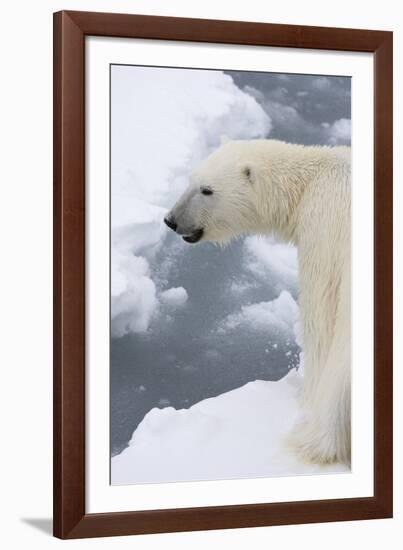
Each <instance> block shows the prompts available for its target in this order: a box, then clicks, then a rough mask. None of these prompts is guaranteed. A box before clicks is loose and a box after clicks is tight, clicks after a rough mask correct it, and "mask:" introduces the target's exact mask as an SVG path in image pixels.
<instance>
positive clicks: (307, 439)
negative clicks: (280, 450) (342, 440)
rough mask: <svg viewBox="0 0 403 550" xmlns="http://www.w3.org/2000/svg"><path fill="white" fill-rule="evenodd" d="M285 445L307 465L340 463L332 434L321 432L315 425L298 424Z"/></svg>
mask: <svg viewBox="0 0 403 550" xmlns="http://www.w3.org/2000/svg"><path fill="white" fill-rule="evenodd" d="M286 444H287V447H288V448H289V449H290V450H291V452H292V453H293V454H295V455H296V456H297V457H298V458H299V459H300V460H302V461H303V462H306V463H309V464H323V465H325V464H335V463H337V462H340V461H341V460H340V457H339V453H338V449H337V446H336V438H335V437H334V433H331V432H328V431H324V430H321V429H320V427H319V426H317V425H316V424H315V423H312V424H311V423H308V422H304V423H302V424H298V425H297V426H296V427H295V428H294V429H293V431H292V432H291V434H290V435H289V436H288V438H287V441H286Z"/></svg>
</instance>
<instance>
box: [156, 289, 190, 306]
mask: <svg viewBox="0 0 403 550" xmlns="http://www.w3.org/2000/svg"><path fill="white" fill-rule="evenodd" d="M160 299H161V301H162V302H163V303H164V304H166V305H168V306H171V307H182V306H184V305H185V304H186V302H187V299H188V293H187V292H186V290H185V289H184V288H183V287H182V286H179V287H172V288H168V290H164V291H163V292H161V294H160Z"/></svg>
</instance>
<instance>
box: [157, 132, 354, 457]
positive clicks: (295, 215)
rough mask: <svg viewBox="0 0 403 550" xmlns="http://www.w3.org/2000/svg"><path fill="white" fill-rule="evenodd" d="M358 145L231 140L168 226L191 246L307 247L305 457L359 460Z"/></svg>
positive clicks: (298, 433)
mask: <svg viewBox="0 0 403 550" xmlns="http://www.w3.org/2000/svg"><path fill="white" fill-rule="evenodd" d="M350 173H351V170H350V148H349V147H321V146H312V147H308V146H303V145H295V144H289V143H284V142H281V141H277V140H266V139H261V140H250V141H239V140H236V141H229V142H227V143H224V144H222V145H221V146H220V147H219V148H218V149H217V150H216V151H215V152H213V153H212V154H211V155H210V156H209V157H208V158H207V159H206V160H205V161H203V162H202V163H201V165H200V166H199V167H198V168H197V169H196V170H195V171H194V172H193V173H192V175H191V176H190V183H189V186H188V188H187V190H186V191H185V192H184V194H183V195H182V196H181V197H180V198H179V200H178V201H177V203H176V204H175V205H174V207H173V208H172V210H171V211H170V212H169V213H168V214H167V216H166V217H165V219H164V221H165V223H166V224H167V225H168V226H169V227H170V228H171V229H172V230H174V231H176V233H178V234H179V235H181V236H182V237H183V239H184V240H185V241H186V242H188V243H196V242H199V241H212V242H216V243H225V242H228V241H229V240H231V239H233V238H234V237H238V236H241V235H245V234H261V235H269V234H270V235H274V236H276V237H277V238H278V239H281V240H282V241H286V242H291V243H293V244H294V245H295V246H296V247H297V250H298V263H299V289H300V290H299V305H300V317H301V326H302V336H303V348H304V383H303V386H304V387H303V395H302V403H303V410H304V420H303V422H302V423H301V424H299V425H298V426H296V427H295V428H294V431H293V434H292V435H291V436H290V441H291V442H292V444H293V447H294V449H296V451H297V452H298V454H299V455H300V456H302V458H303V459H305V460H309V461H311V462H315V463H332V462H336V461H337V462H344V463H347V464H349V463H350V448H351V446H350V432H351V430H350V393H351V391H350V387H351V383H350V202H351V199H350Z"/></svg>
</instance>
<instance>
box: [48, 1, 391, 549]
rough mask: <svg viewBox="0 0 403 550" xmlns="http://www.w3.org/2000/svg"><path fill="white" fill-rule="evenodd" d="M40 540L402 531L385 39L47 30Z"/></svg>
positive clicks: (117, 28) (104, 18)
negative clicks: (46, 529) (365, 527)
mask: <svg viewBox="0 0 403 550" xmlns="http://www.w3.org/2000/svg"><path fill="white" fill-rule="evenodd" d="M54 285H55V292H54V297H55V308H54V534H55V536H57V537H60V538H80V537H96V536H112V535H125V534H127V535H128V534H140V533H157V532H169V531H190V530H203V529H220V528H236V527H252V526H265V525H280V524H290V523H308V522H327V521H341V520H354V519H371V518H384V517H390V516H391V515H392V33H390V32H385V31H368V30H356V29H335V28H319V27H301V26H294V25H272V24H266V23H265V24H263V23H250V22H238V21H237V22H235V21H234V22H232V21H209V20H198V19H181V18H168V17H151V16H143V15H119V14H102V13H88V12H59V13H56V14H55V16H54Z"/></svg>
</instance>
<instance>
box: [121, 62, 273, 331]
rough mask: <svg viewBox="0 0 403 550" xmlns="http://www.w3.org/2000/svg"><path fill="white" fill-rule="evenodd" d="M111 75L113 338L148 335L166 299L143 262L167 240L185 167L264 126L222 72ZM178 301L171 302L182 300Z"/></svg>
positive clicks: (144, 70)
mask: <svg viewBox="0 0 403 550" xmlns="http://www.w3.org/2000/svg"><path fill="white" fill-rule="evenodd" d="M111 71H112V79H111V83H112V96H111V98H112V99H111V114H112V116H111V137H112V140H111V146H112V157H111V158H112V165H111V177H112V201H111V203H112V204H111V225H112V229H111V238H112V258H111V260H112V261H111V264H112V265H111V294H112V297H111V301H112V307H111V310H112V311H111V316H112V335H113V336H115V337H118V336H123V335H124V334H126V333H128V332H137V333H144V332H147V331H148V329H149V327H150V323H151V322H152V320H153V319H154V318H155V317H156V316H157V315H158V313H159V306H160V299H164V297H165V299H166V300H168V301H169V300H170V298H169V296H170V295H169V294H166V293H165V294H164V292H161V291H164V290H166V289H163V288H162V289H161V288H158V284H157V283H156V281H155V280H154V279H153V277H152V275H151V273H150V260H151V259H152V258H153V257H154V256H155V254H156V253H157V252H158V250H159V249H160V248H161V246H162V245H163V243H164V240H165V237H166V227H164V225H163V223H162V220H163V217H164V214H165V212H166V211H167V209H168V208H169V207H170V206H172V204H173V203H174V202H175V200H176V199H177V198H178V196H179V195H180V194H181V193H182V192H183V190H184V189H185V188H186V186H187V184H188V176H189V174H190V172H191V171H192V169H193V168H194V167H195V166H196V165H197V164H198V163H199V162H200V161H201V160H202V159H204V158H205V157H206V156H207V155H208V154H209V153H210V152H212V151H213V150H214V149H215V148H216V147H217V146H218V145H219V143H220V137H221V135H223V134H226V135H227V136H228V137H229V138H233V139H237V138H242V139H250V138H258V137H264V136H266V135H267V134H268V133H269V131H270V128H271V121H270V118H269V116H268V115H267V114H266V113H265V112H264V111H263V109H262V107H261V106H260V105H259V104H258V103H257V101H256V100H255V98H253V97H252V96H251V95H249V94H248V93H245V92H244V91H242V90H240V89H239V88H238V87H237V86H236V85H235V84H234V82H233V80H232V78H231V77H230V76H228V75H225V74H224V73H223V72H221V71H206V70H190V69H171V68H168V69H164V68H152V67H151V68H150V67H127V66H116V65H114V66H112V69H111ZM184 290H185V289H184ZM185 292H186V291H185ZM172 296H173V294H172V293H171V298H172ZM184 296H185V295H184V294H183V293H182V294H181V297H180V298H179V295H178V294H177V295H176V298H177V299H179V301H181V303H183V301H184ZM177 305H179V303H178V304H177Z"/></svg>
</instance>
